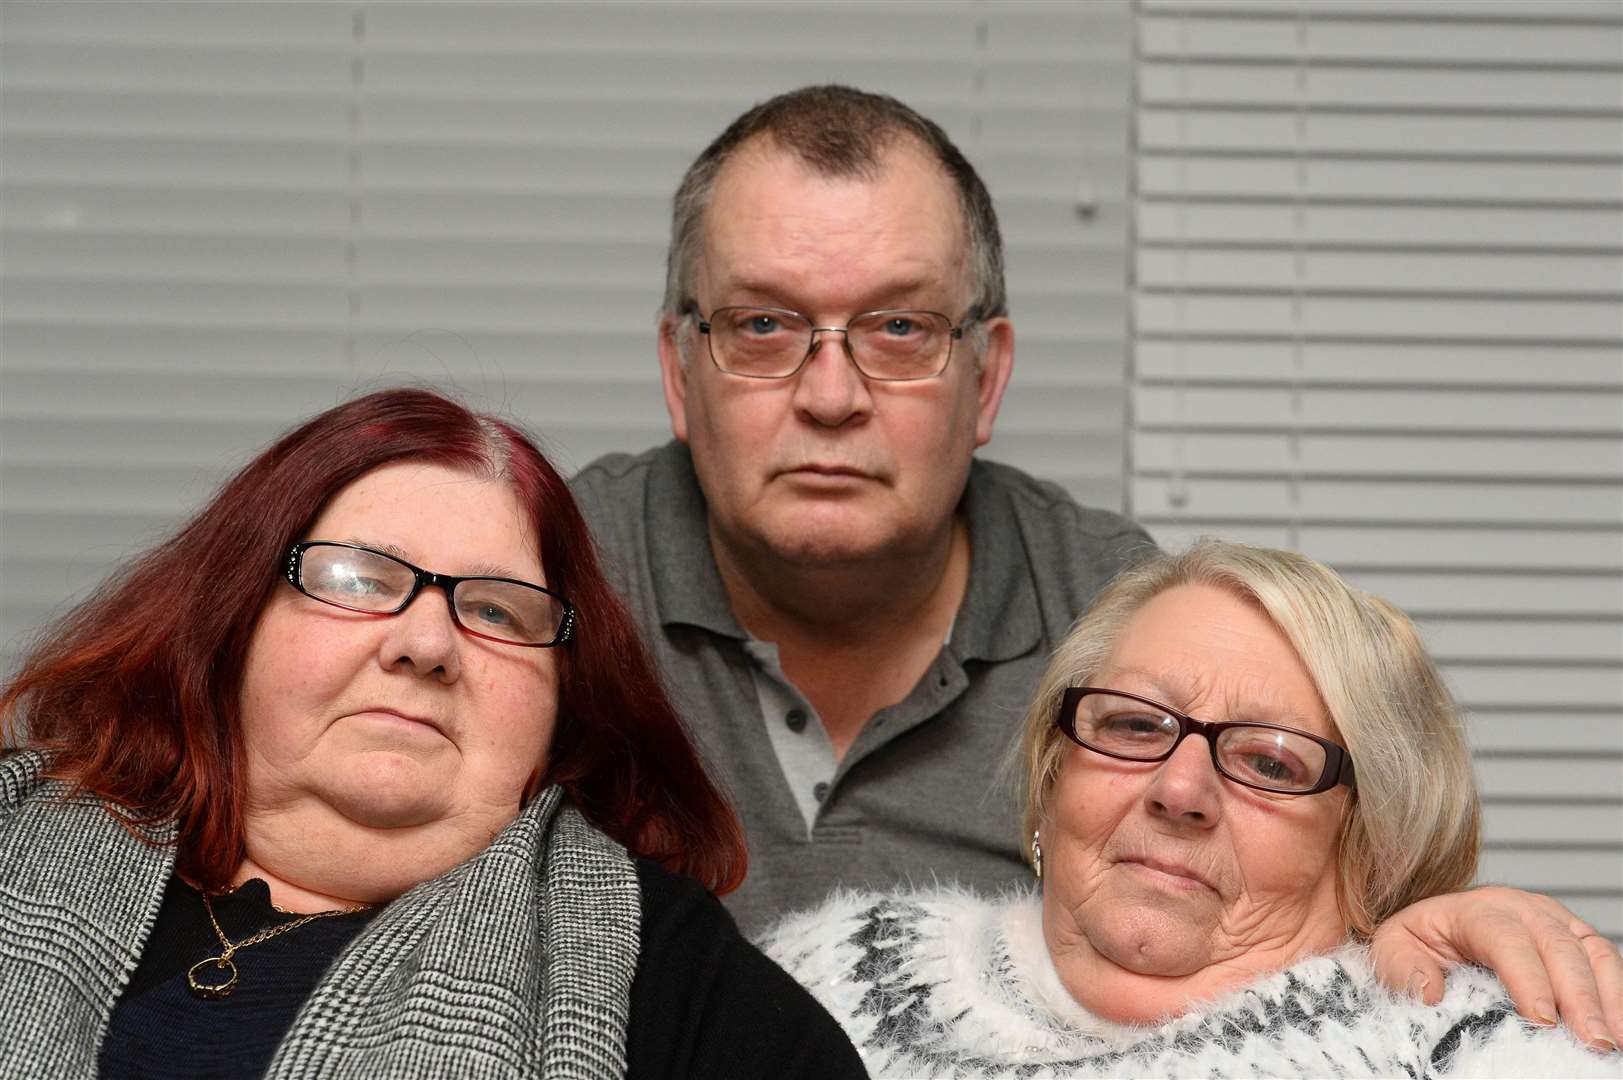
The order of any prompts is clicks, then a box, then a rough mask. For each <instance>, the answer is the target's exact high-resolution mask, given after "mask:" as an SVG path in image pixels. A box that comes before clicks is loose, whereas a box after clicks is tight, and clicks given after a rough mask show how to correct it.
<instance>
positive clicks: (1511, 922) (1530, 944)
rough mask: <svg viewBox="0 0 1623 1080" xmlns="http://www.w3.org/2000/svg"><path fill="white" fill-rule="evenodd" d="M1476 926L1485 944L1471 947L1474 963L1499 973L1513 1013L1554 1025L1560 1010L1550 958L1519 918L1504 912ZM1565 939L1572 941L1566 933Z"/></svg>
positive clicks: (1537, 1021) (1573, 940) (1536, 1021)
mask: <svg viewBox="0 0 1623 1080" xmlns="http://www.w3.org/2000/svg"><path fill="white" fill-rule="evenodd" d="M1478 929H1479V930H1480V931H1481V940H1482V942H1483V943H1484V944H1485V945H1488V946H1489V947H1488V948H1484V949H1474V950H1472V953H1473V955H1474V956H1475V958H1476V961H1477V963H1480V964H1483V965H1485V966H1487V967H1491V968H1492V969H1493V971H1494V973H1495V974H1496V975H1498V976H1499V981H1500V982H1502V983H1504V984H1505V991H1506V992H1507V993H1508V994H1509V995H1510V1000H1511V1003H1512V1004H1514V1005H1515V1006H1516V1011H1517V1012H1519V1013H1521V1014H1522V1015H1523V1016H1525V1017H1527V1018H1528V1019H1529V1020H1532V1021H1533V1022H1535V1023H1539V1024H1554V1023H1555V1022H1556V1020H1557V1018H1558V1017H1559V1016H1560V1013H1559V1011H1558V1010H1557V1008H1556V994H1555V987H1554V986H1553V985H1552V983H1551V974H1552V973H1551V970H1550V958H1549V957H1547V956H1546V955H1545V954H1544V953H1543V952H1542V951H1541V950H1540V949H1539V946H1538V943H1537V941H1536V940H1535V938H1534V934H1533V931H1532V930H1531V929H1529V928H1528V926H1527V924H1526V923H1524V922H1523V921H1522V920H1521V919H1519V918H1516V917H1514V916H1504V915H1501V916H1500V917H1498V918H1492V917H1490V918H1486V919H1484V920H1483V921H1482V923H1481V924H1480V925H1479V927H1478ZM1567 940H1568V942H1574V943H1575V941H1576V939H1574V938H1572V937H1570V936H1569V937H1568V938H1567Z"/></svg>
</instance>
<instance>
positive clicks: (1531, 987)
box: [1370, 886, 1623, 1050]
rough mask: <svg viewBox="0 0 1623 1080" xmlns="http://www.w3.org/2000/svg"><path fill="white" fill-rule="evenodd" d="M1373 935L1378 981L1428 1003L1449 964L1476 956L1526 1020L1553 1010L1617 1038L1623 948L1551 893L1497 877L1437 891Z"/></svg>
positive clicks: (1602, 1040) (1591, 1034)
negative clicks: (1498, 882) (1505, 883)
mask: <svg viewBox="0 0 1623 1080" xmlns="http://www.w3.org/2000/svg"><path fill="white" fill-rule="evenodd" d="M1370 944H1371V946H1372V950H1373V953H1374V959H1375V971H1376V974H1377V975H1379V976H1380V979H1381V981H1382V982H1384V983H1386V985H1387V986H1389V987H1392V988H1393V989H1395V990H1402V991H1406V992H1408V993H1411V994H1414V993H1418V994H1419V995H1420V997H1421V998H1422V999H1423V1000H1425V1001H1426V1002H1427V1003H1428V1004H1436V1003H1437V1002H1438V1001H1439V1000H1440V999H1441V998H1442V996H1443V968H1444V966H1445V965H1449V964H1459V963H1472V964H1480V965H1481V966H1483V967H1487V968H1492V969H1493V971H1494V973H1495V974H1497V975H1498V976H1499V980H1500V981H1501V982H1503V983H1504V984H1505V989H1506V990H1507V991H1509V993H1510V998H1511V1000H1512V1001H1513V1002H1515V1004H1516V1009H1517V1011H1519V1012H1520V1013H1521V1014H1522V1015H1523V1016H1525V1017H1527V1018H1528V1019H1530V1020H1534V1021H1537V1022H1538V1023H1542V1024H1553V1023H1555V1022H1556V1019H1557V1017H1559V1018H1560V1019H1561V1020H1562V1021H1564V1022H1565V1023H1566V1025H1567V1027H1569V1028H1571V1029H1572V1031H1573V1032H1574V1033H1575V1034H1577V1036H1578V1037H1579V1038H1581V1039H1583V1040H1585V1041H1586V1042H1588V1043H1589V1044H1590V1045H1591V1046H1593V1047H1595V1048H1596V1049H1601V1050H1616V1049H1617V1048H1618V1046H1619V1045H1623V957H1620V956H1619V955H1618V951H1617V948H1616V947H1615V946H1614V945H1613V944H1612V943H1611V942H1610V941H1608V940H1607V939H1606V938H1604V937H1602V936H1601V935H1600V934H1598V933H1596V932H1595V928H1594V927H1592V926H1590V925H1589V924H1588V923H1586V922H1584V921H1583V920H1582V919H1580V918H1578V916H1576V915H1574V914H1573V913H1572V912H1570V911H1568V910H1567V909H1566V908H1565V907H1563V906H1562V905H1560V904H1558V903H1557V902H1556V901H1554V900H1552V899H1550V898H1549V897H1548V896H1541V895H1538V894H1536V893H1529V892H1523V891H1521V890H1520V889H1507V888H1504V887H1502V886H1488V887H1485V888H1480V889H1472V890H1470V891H1468V892H1461V893H1449V894H1448V895H1446V896H1434V897H1432V898H1430V899H1429V900H1422V901H1420V902H1419V903H1415V904H1411V905H1409V906H1408V907H1406V908H1404V909H1403V910H1402V911H1400V912H1398V913H1397V914H1396V915H1394V916H1392V917H1391V918H1390V919H1388V920H1387V921H1386V922H1384V923H1382V924H1381V925H1380V927H1378V928H1377V929H1376V931H1375V936H1374V938H1373V939H1372V940H1371V942H1370Z"/></svg>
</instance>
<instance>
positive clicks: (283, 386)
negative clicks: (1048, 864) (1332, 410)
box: [0, 0, 1132, 668]
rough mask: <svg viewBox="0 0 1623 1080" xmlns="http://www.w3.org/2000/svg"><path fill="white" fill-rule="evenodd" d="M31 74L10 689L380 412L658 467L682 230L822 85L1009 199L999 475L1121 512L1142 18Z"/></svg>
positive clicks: (524, 34)
mask: <svg viewBox="0 0 1623 1080" xmlns="http://www.w3.org/2000/svg"><path fill="white" fill-rule="evenodd" d="M0 43H3V64H0V80H3V81H0V181H3V186H0V210H3V218H4V220H3V225H0V290H3V292H0V305H3V306H0V668H4V667H5V666H6V664H7V663H8V662H9V661H10V660H12V659H14V656H15V649H16V648H17V645H18V635H19V634H22V633H24V632H26V631H28V630H30V629H31V628H33V627H36V626H38V625H39V624H40V623H41V622H42V621H44V620H45V619H46V618H47V617H48V616H50V615H51V614H52V613H54V612H58V611H60V610H62V605H63V603H64V599H65V598H66V597H68V596H70V595H73V594H77V593H79V592H81V591H82V590H84V589H85V588H87V587H88V586H89V585H90V584H92V583H93V582H95V581H96V580H98V579H99V578H100V577H101V576H102V575H103V574H104V573H105V572H106V571H107V569H108V568H109V567H110V566H111V565H112V564H113V562H114V561H115V560H117V559H119V558H120V557H122V556H124V555H126V554H128V553H130V552H131V551H133V550H136V549H138V548H139V547H141V546H143V545H145V544H147V543H150V542H152V541H154V540H155V539H157V538H158V537H160V536H161V535H163V534H164V533H165V532H166V531H167V530H168V529H169V528H170V527H171V526H172V525H173V524H174V523H175V522H176V521H177V520H178V519H179V518H180V517H181V516H182V515H184V514H185V513H186V512H188V511H189V510H191V509H192V508H194V507H195V506H196V505H197V504H198V503H199V501H200V500H201V499H203V498H204V497H205V496H206V495H207V494H208V493H209V492H210V491H211V490H212V488H213V487H214V485H215V484H216V483H217V482H218V481H219V480H220V479H221V478H222V477H223V476H224V475H225V473H227V472H228V471H229V470H231V469H233V468H235V467H237V466H240V465H241V464H242V463H243V462H244V461H245V460H246V459H247V457H248V456H249V455H250V454H251V452H252V451H253V450H254V449H255V448H257V447H259V446H261V445H263V444H264V443H265V442H266V441H267V440H269V439H270V438H271V437H272V436H273V435H274V434H275V433H277V432H278V431H280V430H282V429H283V428H285V427H286V426H288V425H289V424H290V423H292V422H293V421H294V420H296V419H297V418H299V417H301V416H304V415H307V414H309V413H311V412H313V411H315V410H318V409H321V408H324V407H326V406H329V405H331V404H333V403H335V402H336V401H338V400H340V399H342V398H343V397H345V396H346V395H348V394H350V393H351V392H353V391H355V390H357V389H366V388H371V387H376V386H381V385H388V384H390V383H393V382H398V381H402V380H433V381H437V382H441V383H444V384H446V385H449V386H451V387H453V388H455V389H457V390H459V391H460V392H461V393H462V394H464V395H465V396H467V397H469V398H471V399H472V400H474V402H475V403H477V404H481V405H485V406H490V407H494V408H497V409H500V410H503V411H506V412H509V413H511V414H513V415H516V416H518V417H520V418H521V419H524V420H526V421H528V422H529V423H531V424H532V425H533V426H534V427H536V428H537V429H538V430H539V431H540V432H541V433H542V434H543V435H544V436H545V437H546V438H547V439H548V440H549V441H550V443H551V445H552V448H553V450H554V451H555V452H556V454H557V456H558V457H559V458H560V460H561V463H562V464H563V465H564V466H565V467H566V468H572V467H574V466H578V465H579V464H582V463H584V462H585V461H587V460H590V459H591V458H592V457H595V456H596V455H598V454H599V453H602V452H605V451H608V450H616V449H621V450H638V449H641V448H643V447H646V446H650V445H653V444H655V443H657V442H660V441H662V440H663V439H664V438H666V437H667V432H668V427H667V422H666V418H665V413H664V405H663V402H662V399H661V397H660V393H659V381H658V377H657V366H656V361H655V356H654V347H653V340H654V334H653V322H654V311H655V308H656V306H657V304H658V301H659V296H660V292H661V288H662V285H663V255H664V245H665V233H666V228H667V216H668V203H669V198H670V194H671V192H672V191H673V190H674V188H675V186H676V182H677V180H678V178H679V176H680V174H681V171H682V169H683V168H684V167H685V166H686V164H687V163H688V162H689V161H690V160H691V159H692V157H693V156H694V155H695V154H696V153H697V152H698V150H699V149H700V148H701V147H702V146H703V145H704V144H705V143H706V142H707V141H708V140H709V139H711V138H712V137H714V136H715V135H716V134H717V133H718V132H719V131H720V130H721V128H722V127H723V126H724V125H725V124H726V122H727V121H728V120H730V119H731V118H732V117H733V116H735V115H736V114H738V113H739V112H741V111H742V110H743V109H744V108H746V107H748V106H749V105H750V104H752V103H754V102H756V101H758V100H761V99H763V98H766V97H769V96H771V95H772V94H775V93H777V92H780V91H782V90H785V89H789V88H792V87H794V86H797V85H801V84H805V83H810V82H818V81H827V80H838V81H845V82H851V83H854V84H856V85H859V86H863V87H865V88H870V89H875V90H881V91H886V92H890V93H894V94H896V95H898V96H900V97H902V98H903V99H904V100H906V101H908V102H910V103H911V104H913V105H915V106H916V107H918V108H919V109H921V110H922V111H923V112H925V113H927V114H928V115H930V116H932V117H934V118H936V119H937V120H939V121H940V122H941V123H942V124H943V125H944V126H945V127H946V128H947V129H948V130H949V131H950V132H951V133H952V135H953V137H954V138H955V139H956V140H957V141H959V142H960V144H961V145H962V147H963V148H964V150H965V151H966V153H968V154H969V156H970V157H971V158H972V159H973V160H974V161H975V162H976V163H977V165H978V166H979V167H980V168H981V170H982V171H983V173H984V174H985V176H986V178H987V181H988V183H989V185H990V187H991V189H992V192H993V194H994V196H995V197H996V199H997V202H998V206H999V208H1000V211H1001V213H1002V219H1003V225H1004V228H1005V232H1006V236H1007V238H1008V245H1009V264H1010V266H1009V276H1010V283H1011V288H1012V295H1013V302H1014V305H1015V310H1016V312H1017V314H1018V317H1019V326H1020V363H1019V369H1018V371H1017V374H1016V377H1015V382H1014V386H1013V389H1012V390H1011V391H1010V394H1009V398H1008V401H1007V404H1006V406H1005V409H1004V414H1003V417H1002V420H1001V422H1000V424H999V427H998V438H997V441H996V443H995V444H994V446H993V447H991V448H990V452H991V453H992V455H993V456H997V457H1001V458H1004V459H1006V460H1011V461H1014V462H1016V463H1019V464H1022V465H1024V466H1025V467H1027V468H1029V469H1031V470H1033V471H1035V472H1038V473H1041V474H1044V475H1047V476H1051V477H1054V478H1056V479H1058V480H1060V481H1062V482H1064V483H1065V484H1067V485H1068V486H1069V487H1070V488H1071V489H1072V490H1074V491H1075V492H1076V493H1077V495H1078V496H1079V497H1081V498H1083V499H1085V500H1087V501H1089V502H1093V503H1097V504H1103V505H1106V506H1112V507H1119V506H1120V505H1121V504H1122V501H1123V498H1124V490H1123V475H1124V470H1123V460H1124V445H1125V441H1124V433H1123V415H1124V411H1125V387H1124V382H1125V358H1126V336H1125V335H1126V324H1127V320H1126V309H1127V294H1126V280H1127V275H1126V258H1127V245H1126V236H1127V201H1126V192H1127V179H1126V178H1127V171H1128V129H1129V124H1130V113H1131V109H1130V100H1131V85H1132V77H1131V56H1132V13H1131V9H1130V7H1129V6H1128V5H1127V3H1126V0H1119V2H1107V3H1091V4H1085V5H1052V4H1045V3H995V4H994V3H941V4H914V3H908V2H892V3H863V4H824V3H782V2H772V3H708V4H697V3H694V4H678V3H618V4H585V3H578V4H541V3H536V4H487V3H460V4H430V3H409V4H349V3H326V4H314V3H300V4H287V3H205V4H188V3H157V4H151V3H41V4H33V3H16V2H7V3H5V4H3V5H0ZM1079 208H1080V212H1079Z"/></svg>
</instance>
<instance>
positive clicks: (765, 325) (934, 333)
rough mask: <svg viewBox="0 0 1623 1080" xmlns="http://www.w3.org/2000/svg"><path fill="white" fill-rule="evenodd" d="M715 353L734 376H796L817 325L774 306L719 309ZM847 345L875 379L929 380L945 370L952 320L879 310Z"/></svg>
mask: <svg viewBox="0 0 1623 1080" xmlns="http://www.w3.org/2000/svg"><path fill="white" fill-rule="evenodd" d="M709 322H710V355H711V356H712V357H713V358H714V359H715V361H716V366H717V367H719V368H721V370H723V371H726V372H729V373H731V374H734V375H748V376H752V377H754V378H758V379H781V378H784V377H786V376H789V375H793V374H794V373H795V372H796V371H797V370H798V369H799V368H800V365H801V363H802V361H804V360H805V359H806V354H807V352H808V351H809V350H810V349H811V346H812V336H813V335H812V324H811V323H810V322H809V321H807V320H806V319H805V318H804V317H803V316H800V315H796V314H794V313H793V312H789V311H778V310H775V309H771V308H748V307H727V308H718V309H717V310H716V312H715V313H714V314H713V315H711V317H710V320H709ZM845 338H846V346H847V348H848V349H849V350H850V352H851V359H852V360H853V361H854V362H855V363H856V365H857V368H858V370H860V371H861V372H862V373H863V374H864V375H866V376H868V377H869V378H871V379H885V380H903V379H926V378H929V377H930V376H932V375H937V374H940V372H941V370H942V369H943V368H945V367H946V365H947V358H948V356H949V354H950V352H951V349H952V324H951V323H949V322H948V321H947V319H946V318H945V317H944V316H942V315H940V314H938V313H936V312H933V311H876V312H871V313H869V314H866V315H859V316H858V317H857V318H856V319H853V320H852V321H851V324H850V325H849V326H848V327H846V333H845Z"/></svg>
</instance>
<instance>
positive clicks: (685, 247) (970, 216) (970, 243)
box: [662, 85, 1008, 320]
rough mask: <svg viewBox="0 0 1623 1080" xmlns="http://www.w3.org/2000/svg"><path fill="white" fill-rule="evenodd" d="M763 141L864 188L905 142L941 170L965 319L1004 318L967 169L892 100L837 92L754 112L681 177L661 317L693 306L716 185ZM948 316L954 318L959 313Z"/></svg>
mask: <svg viewBox="0 0 1623 1080" xmlns="http://www.w3.org/2000/svg"><path fill="white" fill-rule="evenodd" d="M763 138H764V139H769V140H771V142H772V143H773V144H774V145H775V146H776V147H778V148H779V149H781V150H784V151H786V152H788V153H791V154H793V155H794V156H795V157H796V158H797V159H799V160H800V162H801V163H802V164H804V165H805V166H806V167H807V168H808V169H810V170H812V171H814V172H816V173H818V174H819V175H822V176H829V177H841V178H843V177H856V178H860V179H865V180H869V179H873V178H875V177H877V176H878V175H879V173H880V170H881V168H882V166H883V164H884V160H883V156H884V153H885V151H887V150H888V149H890V148H891V147H892V146H893V145H894V144H895V143H896V142H897V141H898V140H901V139H912V140H914V141H915V142H916V143H917V144H918V145H919V146H920V147H921V148H922V149H923V150H924V151H925V152H926V153H927V154H929V155H930V156H931V157H933V158H934V159H935V160H936V161H937V162H938V163H939V164H940V165H941V167H942V169H943V170H945V171H946V174H947V176H948V177H949V178H950V179H951V180H952V182H953V187H954V188H955V189H956V190H957V192H958V204H959V206H960V208H961V209H962V211H963V217H964V250H965V254H966V255H967V261H968V266H969V269H970V272H971V274H972V275H973V277H972V281H971V302H970V308H969V313H968V314H969V317H970V318H971V319H973V320H981V319H991V318H997V317H999V316H1002V315H1007V314H1008V296H1007V293H1006V291H1005V288H1004V284H1003V237H1002V235H1001V234H1000V233H999V232H998V225H997V214H996V213H995V212H994V211H993V209H992V196H991V195H990V194H989V193H988V192H987V190H986V185H985V184H984V183H982V182H981V178H980V175H979V174H978V173H976V172H975V168H974V166H972V165H970V163H969V161H968V159H966V158H965V157H964V155H963V154H962V153H961V152H960V151H959V150H958V147H956V146H954V145H953V142H952V140H951V139H949V138H948V137H947V133H946V132H945V131H943V130H942V129H941V127H940V125H938V124H936V123H935V122H934V121H932V120H929V119H927V118H926V117H924V116H921V115H919V113H917V112H915V111H914V110H913V109H911V108H909V107H908V106H906V105H904V104H902V103H901V102H900V101H897V100H896V99H895V98H893V97H888V96H886V95H884V94H870V93H868V92H866V91H863V90H857V89H854V88H852V87H849V86H837V85H829V86H807V87H802V88H801V89H799V90H791V91H790V92H788V93H786V94H780V95H778V96H777V97H775V98H772V99H771V100H770V101H765V102H762V103H761V104H759V105H756V106H755V107H754V108H752V109H750V110H749V111H748V112H746V113H744V114H743V115H742V116H740V117H739V118H738V119H737V120H734V121H733V122H732V123H731V124H730V125H728V127H727V130H726V131H723V132H722V133H721V134H720V135H719V136H717V137H716V140H715V141H714V142H712V143H711V144H710V145H709V146H707V147H705V148H704V152H703V153H701V154H700V155H699V156H698V157H697V158H696V159H695V160H694V162H693V164H692V165H691V166H689V167H688V171H687V174H686V175H685V176H683V177H682V183H681V186H679V187H678V188H677V189H676V197H675V199H673V200H672V206H671V246H670V251H669V253H668V254H667V256H666V262H665V301H664V305H663V308H662V312H663V314H665V315H667V316H672V317H677V318H680V317H681V316H683V315H686V314H687V313H688V312H689V309H690V308H691V306H692V305H693V303H694V297H693V274H694V268H695V265H696V264H697V261H698V255H699V249H700V245H701V244H702V242H703V236H702V227H703V224H704V214H705V211H706V210H707V209H708V208H709V205H710V198H711V195H712V194H713V193H714V190H715V184H716V177H717V175H718V174H719V173H720V172H721V169H722V167H723V166H725V165H726V164H727V162H728V161H730V160H732V158H733V157H734V155H736V154H737V153H738V151H739V149H740V148H741V147H743V146H744V145H746V144H748V143H752V142H754V141H755V140H757V139H763ZM949 314H950V315H951V316H952V317H953V318H957V317H958V316H959V315H960V314H962V313H961V312H950V313H949Z"/></svg>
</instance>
